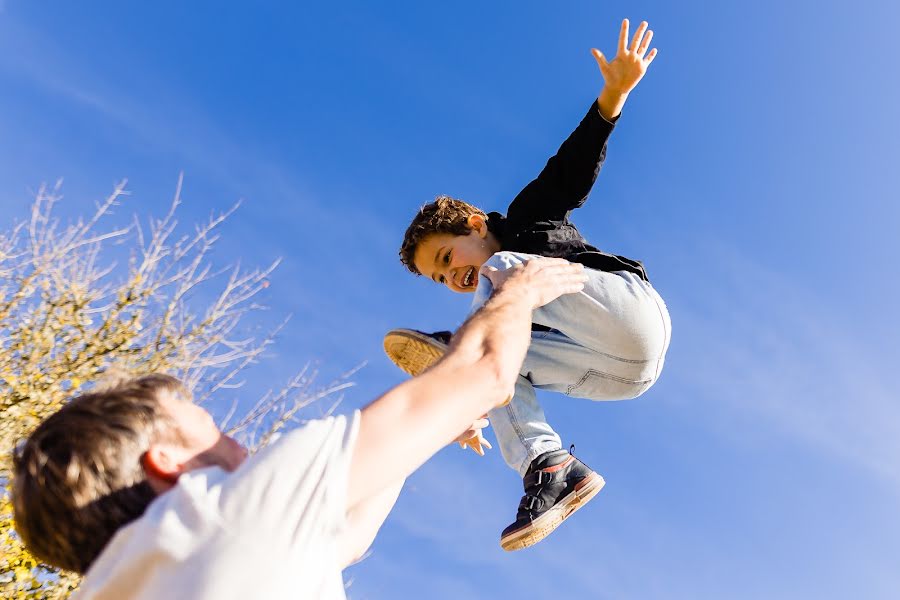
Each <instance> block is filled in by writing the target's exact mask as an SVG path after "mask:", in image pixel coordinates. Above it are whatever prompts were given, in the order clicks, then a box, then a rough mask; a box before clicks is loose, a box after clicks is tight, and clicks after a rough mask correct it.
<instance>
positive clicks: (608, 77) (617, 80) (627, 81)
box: [591, 19, 656, 94]
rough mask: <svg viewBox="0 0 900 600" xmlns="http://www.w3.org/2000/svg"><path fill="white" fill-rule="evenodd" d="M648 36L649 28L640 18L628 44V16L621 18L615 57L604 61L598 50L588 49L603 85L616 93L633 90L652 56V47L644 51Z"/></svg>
mask: <svg viewBox="0 0 900 600" xmlns="http://www.w3.org/2000/svg"><path fill="white" fill-rule="evenodd" d="M652 39H653V31H652V30H650V29H648V28H647V21H642V22H641V24H640V25H638V28H637V31H635V32H634V37H633V38H632V39H631V44H630V45H629V43H628V19H624V20H623V21H622V29H621V31H619V47H618V51H617V52H616V57H615V58H613V59H612V60H611V61H607V60H606V57H605V56H603V53H602V52H600V51H599V50H597V49H596V48H593V49H591V53H592V54H593V55H594V58H595V59H596V60H597V65H598V66H599V67H600V73H601V74H602V75H603V80H604V81H605V85H606V87H607V88H609V89H610V90H612V91H615V92H617V93H619V94H627V93H628V92H630V91H631V90H633V89H634V87H635V86H636V85H637V84H638V82H639V81H640V80H641V78H642V77H643V76H644V73H646V72H647V67H649V66H650V63H651V62H653V59H654V58H656V48H653V49H652V50H650V51H649V52H647V49H648V48H649V47H650V40H652Z"/></svg>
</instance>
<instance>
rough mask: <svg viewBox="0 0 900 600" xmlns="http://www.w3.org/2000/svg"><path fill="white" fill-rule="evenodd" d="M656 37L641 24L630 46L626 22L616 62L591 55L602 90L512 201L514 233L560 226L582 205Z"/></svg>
mask: <svg viewBox="0 0 900 600" xmlns="http://www.w3.org/2000/svg"><path fill="white" fill-rule="evenodd" d="M652 38H653V32H652V31H649V30H648V29H647V23H646V21H645V22H643V23H641V24H640V26H639V27H638V29H637V31H636V32H635V34H634V38H633V39H632V41H631V44H630V45H627V40H628V19H625V20H623V21H622V28H621V30H620V31H619V45H618V51H617V53H616V57H615V58H614V59H613V60H612V61H607V60H606V58H605V57H604V56H603V53H602V52H600V51H599V50H597V49H596V48H594V49H593V50H591V52H592V54H593V55H594V58H595V59H596V61H597V65H598V66H599V68H600V73H601V74H602V75H603V79H604V85H603V89H602V90H601V92H600V95H599V96H598V97H597V100H596V101H595V102H594V103H593V104H592V105H591V108H590V110H589V111H588V113H587V115H586V116H585V117H584V118H583V119H582V120H581V123H580V124H579V125H578V127H577V128H576V129H575V131H573V132H572V134H571V135H570V136H569V137H568V139H566V141H565V142H563V144H562V146H560V148H559V150H558V151H557V152H556V154H555V155H554V156H552V157H551V158H550V160H549V161H547V165H546V166H545V167H544V169H543V170H542V171H541V173H540V175H538V176H537V178H536V179H535V180H534V181H532V182H531V183H529V184H528V185H527V186H526V187H525V189H523V190H522V191H521V192H520V193H519V195H518V196H516V197H515V199H514V200H513V201H512V203H511V204H510V205H509V209H508V210H507V218H508V219H509V227H510V228H511V230H512V231H515V230H517V229H521V228H524V227H525V226H527V225H528V224H529V223H533V222H535V221H544V220H550V221H561V220H563V219H564V218H565V216H566V214H567V213H568V212H569V211H570V210H573V209H575V208H578V207H579V206H581V205H582V204H584V202H585V200H587V197H588V194H589V193H590V191H591V187H593V185H594V181H595V180H596V179H597V175H598V174H599V173H600V168H601V166H602V165H603V161H604V160H605V158H606V143H607V140H608V139H609V136H610V134H611V133H612V130H613V126H614V122H615V120H616V119H617V118H618V117H619V114H620V113H621V112H622V107H623V106H624V104H625V101H626V100H627V98H628V94H629V93H630V92H631V90H633V89H634V87H635V86H636V85H637V84H638V82H639V81H640V80H641V78H642V77H643V76H644V73H646V71H647V67H648V66H649V65H650V63H651V62H652V61H653V59H654V58H655V57H656V49H655V48H654V49H653V50H650V52H647V49H648V47H649V46H650V40H651V39H652Z"/></svg>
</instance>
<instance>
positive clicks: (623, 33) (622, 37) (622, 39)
mask: <svg viewBox="0 0 900 600" xmlns="http://www.w3.org/2000/svg"><path fill="white" fill-rule="evenodd" d="M627 43H628V19H622V29H620V30H619V54H625V44H627Z"/></svg>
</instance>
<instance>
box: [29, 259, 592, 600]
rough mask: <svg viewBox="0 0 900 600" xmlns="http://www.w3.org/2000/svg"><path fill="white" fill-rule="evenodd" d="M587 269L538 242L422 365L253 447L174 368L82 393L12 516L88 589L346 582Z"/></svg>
mask: <svg viewBox="0 0 900 600" xmlns="http://www.w3.org/2000/svg"><path fill="white" fill-rule="evenodd" d="M584 271H585V269H583V268H582V267H581V265H572V264H570V263H568V262H566V261H564V260H554V259H543V260H542V261H532V262H530V263H529V264H528V265H527V266H525V267H524V268H518V269H511V270H509V271H506V272H503V273H501V272H496V273H491V275H490V276H491V278H492V285H493V287H494V288H495V292H494V294H493V296H492V297H491V298H490V300H489V301H488V302H487V303H486V304H485V305H484V307H482V308H481V309H480V310H479V311H477V313H476V314H474V315H472V316H471V317H470V318H469V319H468V321H467V322H466V324H465V325H463V327H462V328H461V329H460V330H459V332H458V333H457V335H455V336H454V340H453V344H452V346H451V347H450V349H449V350H448V352H447V353H446V356H445V357H444V358H443V359H442V360H441V361H440V362H439V364H436V365H435V366H434V368H432V369H430V370H429V372H428V373H427V374H425V375H423V376H422V377H416V378H415V379H412V380H410V381H407V382H404V383H403V384H402V385H399V386H397V387H395V388H394V389H392V390H389V391H388V392H387V393H385V394H384V395H383V396H381V397H380V398H378V399H376V400H375V401H374V402H372V403H371V404H369V405H368V406H366V407H365V408H363V409H362V411H354V413H353V414H352V415H346V416H345V415H341V416H338V417H330V418H327V419H321V420H316V421H311V422H310V423H308V424H307V425H305V426H304V427H301V428H299V429H296V430H294V431H291V432H288V433H285V434H284V435H282V436H281V437H280V438H279V439H278V440H277V441H275V442H273V443H272V444H270V445H268V446H266V447H265V448H264V449H262V450H261V451H259V452H257V453H256V454H254V455H253V456H252V457H249V458H248V457H247V454H246V451H245V450H244V449H243V448H242V447H241V446H240V445H239V444H238V443H237V442H235V441H234V440H233V439H231V438H229V437H228V436H226V435H225V434H224V433H222V432H221V431H220V430H219V429H218V427H216V425H215V423H214V421H213V420H212V418H211V417H210V415H209V414H208V413H207V412H206V411H205V410H203V409H202V408H201V407H199V406H197V405H196V404H194V403H193V402H191V401H190V392H189V391H188V390H187V389H186V388H185V387H184V385H183V384H182V383H181V382H180V381H178V380H177V379H175V378H174V377H170V376H167V375H162V374H154V375H145V376H143V377H138V378H133V379H123V380H121V381H118V382H115V384H113V385H111V386H109V387H108V388H107V389H95V390H94V391H92V392H90V393H87V394H82V395H81V396H79V397H77V398H74V399H73V400H72V401H71V402H69V403H68V404H67V405H66V406H64V407H63V408H62V409H61V410H59V411H58V412H56V413H55V414H53V415H51V416H50V417H48V418H47V419H46V420H45V421H44V422H43V423H41V425H39V426H38V427H37V429H36V430H35V431H34V432H33V433H32V434H31V435H30V436H29V438H28V439H27V440H26V441H25V442H24V443H23V444H21V445H20V446H19V448H18V449H17V450H16V452H15V456H14V463H15V467H14V475H13V487H12V505H13V511H14V514H15V520H16V533H17V534H18V535H19V536H20V537H21V539H22V540H23V541H24V542H25V543H26V545H27V546H28V548H29V549H30V550H31V551H32V552H33V553H34V555H35V556H38V557H40V559H41V560H42V561H43V562H45V563H47V564H51V565H54V566H57V567H60V568H63V569H67V570H70V571H76V572H78V573H84V574H85V578H84V580H83V581H82V583H81V587H80V589H79V592H78V594H77V596H78V597H79V598H82V599H84V600H89V599H96V600H119V599H122V598H130V599H132V600H158V599H160V598H167V599H173V600H178V599H182V598H183V599H190V600H203V599H206V598H209V599H213V598H215V599H216V600H223V599H228V598H235V599H237V598H241V599H244V598H298V599H302V598H311V599H312V598H315V599H317V600H337V599H341V598H345V594H344V585H343V582H342V580H341V570H342V569H343V568H344V567H345V566H346V565H348V564H350V563H351V562H353V561H354V560H355V559H357V558H358V557H360V556H361V555H362V553H363V552H364V551H365V550H366V548H367V547H368V546H369V544H370V543H371V542H372V540H373V539H374V537H375V534H376V533H377V531H378V529H379V527H380V526H381V524H382V522H383V521H384V519H385V518H386V517H387V514H388V512H389V511H390V509H391V507H392V506H393V504H394V501H395V500H396V498H397V494H398V493H399V491H400V487H401V485H402V483H403V480H404V479H405V478H406V477H408V476H409V475H410V474H411V473H412V472H413V471H414V470H415V469H417V468H418V467H419V466H420V465H421V464H422V463H423V462H425V461H426V460H427V459H428V458H430V457H431V455H432V454H434V453H435V452H437V451H438V450H439V449H440V448H442V447H443V446H444V445H446V444H448V443H450V442H451V441H452V440H453V438H454V437H455V436H457V435H458V434H459V432H460V431H462V430H463V429H464V428H465V427H466V425H467V424H468V423H471V422H472V420H473V419H474V418H476V417H477V416H478V415H480V414H483V413H484V411H486V410H489V409H490V408H491V407H493V406H496V405H497V403H498V402H500V401H502V399H503V398H504V394H505V392H506V390H507V389H508V388H509V387H510V386H512V385H513V381H514V380H515V378H516V376H517V373H518V371H519V366H520V365H521V364H522V359H523V357H524V356H525V352H526V349H527V347H528V343H529V337H530V336H529V324H530V322H531V314H532V311H533V310H534V309H535V308H536V307H538V306H541V305H543V304H545V303H547V302H550V301H552V300H553V299H555V298H557V297H559V296H560V294H571V293H575V292H578V291H579V290H581V289H582V288H583V287H584V282H585V276H584ZM397 428H400V429H401V430H403V431H406V432H408V434H406V435H402V436H398V435H395V432H396V430H397ZM573 485H574V482H573Z"/></svg>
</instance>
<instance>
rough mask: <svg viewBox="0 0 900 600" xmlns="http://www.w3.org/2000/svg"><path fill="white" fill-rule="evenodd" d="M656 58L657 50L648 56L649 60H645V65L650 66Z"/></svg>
mask: <svg viewBox="0 0 900 600" xmlns="http://www.w3.org/2000/svg"><path fill="white" fill-rule="evenodd" d="M654 58H656V48H654V49H653V50H651V51H650V54H648V55H647V58H645V59H644V64H647V65H649V64H650V63H652V62H653V59H654Z"/></svg>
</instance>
